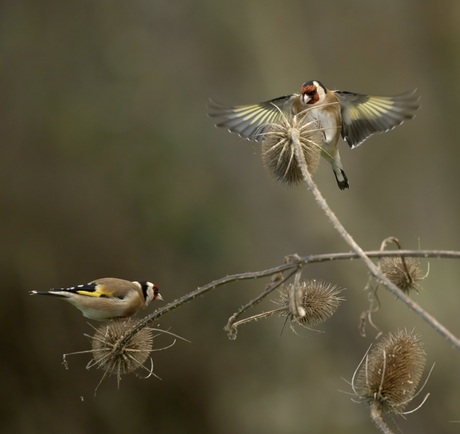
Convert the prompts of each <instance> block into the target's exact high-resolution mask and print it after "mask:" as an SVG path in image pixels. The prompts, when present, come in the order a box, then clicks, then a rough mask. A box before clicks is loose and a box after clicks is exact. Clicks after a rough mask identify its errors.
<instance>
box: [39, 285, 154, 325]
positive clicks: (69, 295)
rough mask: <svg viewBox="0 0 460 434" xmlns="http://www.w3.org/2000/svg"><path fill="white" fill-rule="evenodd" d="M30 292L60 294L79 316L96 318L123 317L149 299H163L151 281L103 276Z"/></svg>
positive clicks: (148, 301) (146, 304)
mask: <svg viewBox="0 0 460 434" xmlns="http://www.w3.org/2000/svg"><path fill="white" fill-rule="evenodd" d="M30 295H51V296H53V297H60V298H62V299H63V300H65V301H68V302H69V303H70V304H73V305H74V306H75V307H76V308H77V309H79V310H80V311H81V312H82V313H83V316H85V317H86V318H89V319H94V320H97V321H104V320H108V319H111V318H123V317H128V316H131V315H134V314H136V313H137V312H139V311H140V310H142V309H143V308H144V307H146V306H148V305H149V303H150V302H151V301H153V300H163V297H162V296H161V294H160V293H159V291H158V287H157V286H156V285H155V284H153V283H151V282H137V281H134V282H130V281H129V280H123V279H116V278H114V277H105V278H103V279H97V280H94V281H92V282H90V283H85V284H83V285H77V286H71V287H69V288H53V289H50V290H49V291H30Z"/></svg>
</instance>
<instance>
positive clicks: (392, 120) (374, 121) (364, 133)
mask: <svg viewBox="0 0 460 434" xmlns="http://www.w3.org/2000/svg"><path fill="white" fill-rule="evenodd" d="M415 92H416V90H413V91H410V92H406V93H403V94H401V95H397V96H390V97H385V96H370V95H361V94H358V93H353V92H346V91H341V90H337V91H335V94H336V95H337V97H338V98H339V100H340V106H341V110H342V137H343V138H344V139H345V140H346V141H347V143H348V144H349V145H350V147H351V148H355V147H356V146H358V145H360V144H361V143H362V142H364V140H366V139H367V138H368V137H369V136H372V135H373V134H377V133H383V132H385V131H389V130H391V129H393V128H394V127H396V126H398V125H400V124H401V123H402V122H404V121H405V120H406V119H411V118H413V117H414V115H415V112H416V110H417V109H418V108H419V99H420V98H419V97H418V96H417V95H416V94H415Z"/></svg>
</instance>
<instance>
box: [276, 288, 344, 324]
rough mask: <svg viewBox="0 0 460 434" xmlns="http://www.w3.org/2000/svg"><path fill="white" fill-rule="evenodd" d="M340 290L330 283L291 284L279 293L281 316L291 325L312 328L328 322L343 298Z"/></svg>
mask: <svg viewBox="0 0 460 434" xmlns="http://www.w3.org/2000/svg"><path fill="white" fill-rule="evenodd" d="M341 291H342V289H340V288H338V287H337V286H335V285H332V284H330V283H326V282H322V281H317V280H308V281H302V282H298V283H291V284H289V285H287V286H285V287H284V288H283V289H282V290H281V292H280V301H279V304H280V305H281V306H282V307H284V309H283V310H281V315H282V316H286V317H287V318H288V320H289V321H290V322H291V325H292V324H299V325H301V326H304V327H312V326H316V325H318V324H321V323H323V322H325V321H326V320H328V319H329V318H330V317H331V316H332V315H333V314H334V313H335V311H336V310H337V308H338V307H339V305H340V303H341V302H342V301H343V298H342V297H340V296H339V294H340V292H341Z"/></svg>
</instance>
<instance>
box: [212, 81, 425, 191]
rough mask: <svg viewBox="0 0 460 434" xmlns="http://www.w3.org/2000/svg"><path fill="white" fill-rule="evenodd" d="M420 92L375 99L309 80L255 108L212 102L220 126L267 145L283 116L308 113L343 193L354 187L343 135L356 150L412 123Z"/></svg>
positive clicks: (309, 120) (308, 120)
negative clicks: (379, 135) (341, 141)
mask: <svg viewBox="0 0 460 434" xmlns="http://www.w3.org/2000/svg"><path fill="white" fill-rule="evenodd" d="M415 92H416V91H415V90H414V91H410V92H406V93H403V94H401V95H397V96H389V97H385V96H370V95H362V94H359V93H354V92H347V91H342V90H329V89H327V88H326V87H325V86H324V85H323V84H322V83H321V82H320V81H318V80H312V81H307V82H305V83H304V84H303V85H302V87H301V88H300V93H296V94H293V95H286V96H281V97H278V98H275V99H272V100H269V101H265V102H261V103H258V104H252V105H240V106H234V107H226V106H223V105H220V104H218V103H215V102H212V101H211V102H210V107H211V109H212V112H211V113H210V116H212V117H216V118H220V121H219V122H218V123H217V125H216V126H218V127H223V128H227V129H228V130H229V131H230V132H232V133H237V134H238V135H239V136H241V137H243V138H245V139H249V140H255V141H258V142H261V141H262V140H263V139H264V135H265V133H266V132H267V131H268V129H269V127H270V125H271V124H273V123H276V122H277V121H278V120H279V119H280V117H281V116H290V115H298V114H304V118H303V119H304V121H305V123H307V122H312V125H314V126H313V127H312V128H315V129H316V128H317V129H320V131H321V143H319V145H320V146H321V154H322V156H323V157H324V158H325V159H326V160H328V161H329V162H330V163H331V165H332V170H333V171H334V175H335V178H336V180H337V184H338V186H339V188H340V189H341V190H343V189H345V188H349V184H348V179H347V176H346V175H345V172H344V170H343V166H342V162H341V160H340V154H339V149H338V146H337V143H338V140H339V137H340V135H342V137H343V139H344V140H345V141H346V142H347V143H348V145H349V146H350V147H351V148H352V149H353V148H356V147H357V146H359V145H360V144H361V143H362V142H364V140H366V139H367V138H368V137H370V136H372V135H373V134H376V133H383V132H386V131H389V130H391V129H393V128H394V127H396V126H397V125H400V124H401V123H402V122H403V121H404V120H406V119H411V118H413V117H414V115H415V111H416V110H417V109H418V108H419V99H420V98H419V97H418V96H417V95H416V94H415Z"/></svg>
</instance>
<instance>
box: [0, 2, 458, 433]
mask: <svg viewBox="0 0 460 434" xmlns="http://www.w3.org/2000/svg"><path fill="white" fill-rule="evenodd" d="M0 23H1V37H0V64H1V67H0V95H1V98H0V101H1V116H0V128H1V134H0V140H1V146H0V176H1V183H0V203H1V207H0V240H1V257H0V259H1V262H0V267H1V268H0V272H1V274H0V276H1V290H2V295H3V298H2V302H1V303H0V321H1V330H2V334H1V342H2V350H1V351H2V352H1V359H0V384H1V390H2V394H1V395H2V396H1V398H0V400H1V405H0V409H1V410H0V416H1V417H0V429H1V431H2V432H5V433H20V434H22V433H26V434H29V433H51V434H53V433H63V432H65V433H68V434H77V433H78V434H79V433H100V432H104V433H115V434H118V433H127V432H130V433H165V434H168V433H199V434H207V433H212V434H234V433H262V432H263V433H286V434H297V433H299V434H300V433H315V434H320V433H328V434H329V433H340V434H348V433H350V434H351V433H353V434H360V433H366V434H367V433H372V432H377V430H376V429H375V428H374V427H373V425H372V423H371V421H370V419H369V416H368V412H367V410H366V407H365V406H364V405H358V404H356V403H354V402H352V400H351V397H350V396H349V395H347V394H346V393H343V392H342V391H345V392H350V391H351V387H350V386H349V385H348V384H347V383H346V381H344V380H343V379H346V380H350V379H351V376H352V374H353V371H354V369H355V367H356V365H357V364H358V362H359V360H360V359H361V357H362V355H363V354H364V352H365V351H366V349H367V347H368V346H369V344H370V343H371V342H372V340H373V338H374V336H375V332H374V331H373V330H368V337H367V338H366V339H364V338H362V337H360V336H359V333H358V322H359V315H360V313H361V312H362V311H363V310H364V309H365V308H366V306H367V298H366V294H365V292H364V291H363V288H364V286H365V284H366V281H367V277H368V276H367V272H366V269H365V267H364V266H363V265H362V264H361V263H360V262H359V261H352V262H341V263H331V264H322V265H314V266H309V267H308V268H305V269H304V277H305V278H316V279H325V280H327V281H330V282H332V283H336V284H338V285H340V286H342V287H345V288H347V289H346V291H345V292H344V293H343V294H344V296H345V298H346V302H345V303H343V304H342V306H341V308H340V309H339V310H338V312H337V314H336V315H335V316H334V317H333V318H332V319H331V320H330V321H328V322H327V323H325V324H324V325H322V326H320V327H318V329H319V330H321V332H325V333H317V332H315V331H308V330H300V331H299V333H298V335H295V334H293V333H291V332H290V331H289V330H288V329H287V328H286V329H285V330H284V332H283V333H281V330H282V328H283V320H282V319H278V318H271V319H268V320H265V321H261V322H258V323H255V324H251V325H248V326H246V327H243V328H242V329H241V330H240V334H239V336H238V339H237V340H236V341H229V340H228V339H227V337H226V334H225V333H224V331H223V326H224V324H225V323H226V321H227V318H228V317H229V316H230V315H231V314H232V313H233V312H234V311H235V310H237V309H238V308H239V307H240V306H241V305H242V304H243V303H245V302H246V301H247V300H249V299H250V298H253V297H254V296H256V295H257V294H258V293H259V292H260V291H261V290H263V288H264V287H265V285H266V283H267V282H266V281H251V282H239V283H236V284H233V285H229V286H226V287H223V288H220V289H217V290H215V291H214V292H212V293H211V294H209V295H207V296H206V297H203V298H200V299H197V300H195V301H193V302H192V303H190V304H188V305H186V306H184V307H182V308H181V309H179V310H177V311H175V312H173V313H171V314H170V315H168V316H166V317H164V318H162V319H161V321H160V326H161V327H162V328H165V329H170V330H171V331H173V332H175V333H178V334H180V335H181V336H183V337H185V338H187V339H189V340H190V341H191V343H190V344H188V343H184V342H178V343H177V344H176V345H175V346H174V347H173V348H171V349H169V350H167V351H163V352H157V353H153V358H154V361H155V367H154V369H155V373H156V374H157V375H158V376H160V377H161V378H162V380H161V381H160V380H157V379H155V378H149V379H147V380H145V379H139V378H137V377H136V376H135V375H129V376H126V377H124V378H123V379H122V381H121V385H120V389H119V390H117V385H116V381H115V379H114V378H110V379H108V380H106V381H105V382H104V383H103V384H102V385H101V387H100V388H99V390H98V393H97V396H96V397H94V396H93V392H94V389H95V387H96V385H97V383H98V382H99V380H100V378H101V375H102V371H98V370H95V369H92V370H89V371H87V370H86V369H85V366H86V364H87V362H88V361H89V359H90V357H89V356H88V355H80V356H72V357H69V358H68V362H69V368H70V369H69V370H66V369H65V368H64V366H63V365H62V364H61V361H62V354H63V353H69V352H72V351H78V350H85V349H88V348H89V341H88V338H87V337H85V336H84V333H87V334H91V333H92V329H91V327H90V325H88V323H87V321H86V319H85V318H83V317H82V316H81V314H80V312H79V311H77V310H76V309H74V308H73V307H72V306H70V305H68V304H66V303H62V302H60V301H58V300H52V299H45V298H38V297H36V298H32V297H30V296H29V295H28V291H29V290H31V289H39V290H44V289H48V288H51V287H56V286H67V285H69V286H70V285H73V284H78V283H84V282H87V281H90V280H93V279H95V278H99V277H107V276H113V277H120V278H126V279H131V280H135V279H139V280H144V279H146V280H152V281H154V282H155V283H157V284H158V286H159V287H160V289H161V293H162V295H163V297H164V298H165V300H167V301H171V300H173V299H175V298H176V297H179V296H181V295H183V294H185V293H186V292H188V291H191V290H193V289H195V288H197V287H198V286H200V285H203V284H205V283H208V282H210V281H212V280H214V279H217V278H220V277H223V276H225V275H227V274H233V273H240V272H244V271H255V270H260V269H265V268H269V267H272V266H275V265H277V264H280V263H282V262H283V258H284V256H286V255H289V254H293V253H298V254H301V255H307V254H313V253H327V252H340V251H348V250H349V248H348V246H346V245H345V244H344V242H343V241H342V240H341V239H340V238H339V237H338V235H337V234H336V233H335V232H334V230H333V229H332V227H331V226H330V224H329V222H328V221H327V220H326V219H325V217H324V215H323V214H322V213H321V212H320V211H319V209H318V208H317V206H316V204H315V202H314V200H313V198H312V197H311V195H310V193H309V192H308V190H307V188H306V187H305V186H300V187H290V188H289V187H286V186H283V185H280V184H279V183H277V182H276V181H275V180H273V178H272V177H271V176H270V174H268V173H267V172H266V171H265V169H264V168H263V165H262V163H261V159H260V149H259V145H257V144H253V143H250V142H247V141H244V140H242V139H240V138H238V137H237V136H234V135H230V134H228V133H227V132H225V131H224V130H220V129H219V130H218V129H216V128H214V127H213V122H212V119H209V118H208V117H207V116H206V111H207V109H206V104H207V101H208V98H209V97H211V98H213V99H215V100H217V101H220V102H222V103H225V104H230V105H232V104H244V103H251V102H258V101H263V100H266V99H269V98H274V97H277V96H280V95H285V94H289V93H293V92H298V90H299V89H300V85H301V84H302V83H303V82H304V81H306V80H311V79H318V80H321V81H322V82H323V83H324V84H325V85H326V86H328V87H329V88H333V89H341V90H350V91H355V92H361V93H368V94H375V95H391V94H397V93H400V92H403V91H406V90H409V89H412V88H415V87H417V88H418V92H419V93H420V95H421V96H422V107H421V109H420V110H419V112H418V114H417V117H416V118H415V119H414V120H412V121H410V122H407V123H405V124H404V125H403V126H402V127H399V128H397V129H396V130H395V131H392V132H391V133H388V134H384V135H379V136H375V137H372V138H371V139H370V140H368V141H367V142H366V143H365V144H364V145H362V146H361V147H359V148H358V149H355V150H353V151H352V150H350V149H349V148H348V146H347V145H346V144H344V143H343V142H342V143H341V144H340V146H341V153H342V160H343V164H344V166H345V170H346V173H347V175H348V178H349V180H350V187H351V188H350V190H347V191H340V190H339V189H338V188H337V186H336V182H335V179H334V176H333V174H332V172H331V169H330V167H329V165H328V164H327V163H325V162H324V161H323V162H322V163H321V166H320V169H319V171H318V173H317V174H316V176H315V179H316V181H317V183H318V185H319V187H320V189H321V191H322V192H323V194H324V195H325V196H326V198H327V200H328V203H329V204H330V205H331V207H332V208H333V209H334V211H335V212H336V213H337V215H338V216H339V218H340V219H341V221H342V222H343V224H344V225H345V226H346V228H347V229H348V230H349V231H350V232H351V234H352V235H353V236H354V237H355V238H356V240H357V241H358V242H359V243H360V244H361V246H362V247H363V248H364V249H369V250H373V249H378V248H379V246H380V243H381V241H382V239H384V238H386V237H387V236H390V235H393V236H397V237H398V238H399V239H400V241H401V242H402V244H403V247H405V248H418V247H421V248H426V249H454V250H459V249H460V234H459V231H458V222H459V221H460V198H459V167H460V165H459V157H460V151H459V139H458V125H459V109H458V107H459V100H460V80H459V77H460V3H458V2H455V1H444V0H441V1H437V2H421V1H415V0H411V1H405V2H402V1H399V0H389V1H385V2H377V1H369V0H356V1H351V0H346V1H328V2H325V1H323V2H320V1H310V0H308V1H294V0H288V1H283V2H267V1H262V0H235V1H232V2H218V1H210V0H204V1H186V0H179V1H166V0H157V1H154V0H151V1H147V0H133V1H129V2H128V1H121V0H114V1H103V0H91V1H88V0H83V1H78V2H63V1H56V0H43V1H40V2H38V1H33V0H28V1H8V0H7V1H4V2H2V3H1V5H0ZM422 267H423V269H424V270H427V269H428V267H429V270H430V274H429V277H428V278H427V279H426V280H425V281H424V282H423V284H422V286H423V290H422V291H421V293H420V295H415V296H414V297H415V298H416V300H417V301H418V302H420V304H421V305H422V306H424V307H425V308H426V309H427V310H428V311H429V312H431V313H432V314H433V315H435V316H436V317H437V318H438V319H439V320H440V321H441V322H443V323H444V324H445V325H446V326H447V327H448V328H449V329H451V330H452V331H453V332H454V333H455V334H456V335H460V324H459V320H458V318H459V313H458V312H459V307H460V302H459V280H460V271H459V267H458V263H457V262H456V261H453V260H443V261H441V260H431V261H429V265H428V262H426V261H425V262H423V263H422ZM380 295H381V303H382V307H381V311H380V312H378V313H377V314H376V315H375V316H374V320H375V322H376V323H377V324H378V325H379V327H380V328H381V329H382V330H383V331H389V330H392V331H394V330H396V329H397V328H398V327H407V328H408V329H410V330H412V329H414V330H415V332H416V333H418V334H420V335H421V336H422V339H423V340H424V342H425V348H426V351H427V353H428V364H429V365H431V364H432V363H434V362H436V366H435V369H434V371H433V374H432V376H431V378H430V380H429V383H428V385H427V386H426V389H425V391H426V392H430V393H431V396H430V398H429V399H428V401H427V403H426V404H425V406H424V407H423V408H422V409H421V410H419V411H418V412H417V413H415V414H412V415H409V416H407V419H404V418H401V417H399V416H395V417H394V420H393V421H391V419H390V423H391V424H392V426H393V427H395V426H397V428H395V429H396V431H397V432H401V431H402V432H404V433H417V434H422V433H434V432H436V433H441V432H442V433H456V432H459V430H460V425H459V423H458V422H459V421H460V393H459V390H458V389H459V385H460V368H459V366H460V363H459V362H460V355H459V352H458V351H456V350H454V349H452V348H451V346H450V345H449V344H448V343H447V342H445V341H444V340H443V339H442V338H441V337H440V336H438V335H437V334H436V333H435V332H434V331H433V330H432V329H431V328H429V327H428V326H427V325H426V324H425V323H424V322H422V321H421V320H420V319H419V318H418V317H416V316H415V315H414V314H413V313H412V312H410V311H408V309H407V308H405V307H404V306H403V305H402V304H401V303H400V302H398V301H396V300H395V299H394V298H393V297H391V296H388V295H387V294H386V293H385V291H383V290H382V291H380ZM272 306H273V304H272V303H270V301H268V302H267V303H266V304H265V305H264V307H268V308H270V307H272ZM261 308H262V307H261ZM153 309H154V306H151V307H149V309H148V312H151V311H152V310H153ZM162 340H163V342H162V345H165V344H167V343H169V342H170V341H169V340H168V339H164V338H163V339H162ZM158 345H160V344H158ZM426 371H427V370H426ZM425 391H424V392H422V394H421V395H420V396H419V397H418V398H417V399H416V400H415V401H414V404H413V405H412V406H409V407H410V408H412V407H415V405H416V404H418V403H419V402H420V401H421V399H422V396H423V395H424V393H425ZM452 421H457V423H454V422H452ZM399 429H400V430H401V431H398V430H399Z"/></svg>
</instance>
